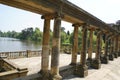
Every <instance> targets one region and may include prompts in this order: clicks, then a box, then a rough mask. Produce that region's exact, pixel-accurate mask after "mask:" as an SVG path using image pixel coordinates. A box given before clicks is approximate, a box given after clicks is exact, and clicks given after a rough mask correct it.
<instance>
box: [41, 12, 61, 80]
mask: <svg viewBox="0 0 120 80" xmlns="http://www.w3.org/2000/svg"><path fill="white" fill-rule="evenodd" d="M61 18H62V16H61V14H60V13H57V14H54V15H53V14H52V15H50V14H49V15H44V16H42V19H44V30H43V43H42V60H41V71H40V73H41V74H42V80H62V77H61V76H60V75H59V54H60V30H61ZM50 19H54V30H53V42H52V54H51V68H50V72H49V67H50V66H49V49H50V47H49V39H50Z"/></svg>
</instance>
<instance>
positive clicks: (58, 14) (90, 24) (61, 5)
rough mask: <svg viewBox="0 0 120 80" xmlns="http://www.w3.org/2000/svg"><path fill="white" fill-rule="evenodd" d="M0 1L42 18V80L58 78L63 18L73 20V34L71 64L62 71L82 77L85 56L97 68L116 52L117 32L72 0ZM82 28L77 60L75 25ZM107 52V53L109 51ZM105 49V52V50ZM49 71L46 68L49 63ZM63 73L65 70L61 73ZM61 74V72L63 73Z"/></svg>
mask: <svg viewBox="0 0 120 80" xmlns="http://www.w3.org/2000/svg"><path fill="white" fill-rule="evenodd" d="M0 3H2V4H5V5H8V6H12V7H16V8H20V9H24V10H27V11H31V12H34V13H37V14H41V15H42V17H41V18H42V19H44V30H43V42H42V54H41V55H42V59H41V71H40V73H41V74H42V80H62V77H61V74H59V57H60V56H59V55H60V40H61V37H60V32H61V31H60V29H61V21H62V20H64V21H67V22H70V23H72V24H73V27H74V37H73V47H72V59H71V64H70V66H72V68H70V69H66V70H64V71H68V74H69V72H71V73H73V74H75V75H78V76H79V77H85V76H87V75H88V70H87V69H88V67H87V66H89V65H86V63H87V60H88V61H89V62H90V66H91V67H92V68H95V69H99V68H100V67H101V62H102V63H106V64H107V63H108V57H109V60H113V58H114V57H113V56H115V58H117V57H118V55H119V56H120V36H119V35H120V33H119V32H118V31H117V30H115V29H113V28H112V27H110V26H109V25H107V24H106V23H104V22H103V21H101V20H100V19H98V18H96V17H95V16H93V15H91V14H89V13H88V12H86V11H84V10H83V9H81V8H79V7H77V6H76V5H74V4H73V3H71V2H69V1H67V0H0ZM51 19H54V29H53V39H52V40H53V42H52V54H51V64H49V60H50V59H49V48H50V47H49V39H50V33H49V31H50V20H51ZM79 27H81V28H82V49H81V56H80V57H81V58H80V63H79V64H77V62H76V60H77V49H78V28H79ZM88 30H89V31H90V35H89V37H90V46H89V51H88V59H87V60H86V53H87V35H88V34H87V32H88ZM95 30H96V31H97V40H96V43H97V44H96V54H95V59H92V52H93V50H92V41H93V31H95ZM103 34H105V35H106V37H105V55H104V57H103V58H102V59H101V58H100V56H101V45H102V42H101V41H102V40H101V39H102V35H103ZM109 41H111V42H110V44H111V46H110V49H111V50H110V51H108V45H109V44H108V43H109ZM109 52H110V53H109ZM108 53H109V54H108ZM50 65H51V67H50V71H49V66H50ZM64 75H65V74H64ZM64 75H62V76H64Z"/></svg>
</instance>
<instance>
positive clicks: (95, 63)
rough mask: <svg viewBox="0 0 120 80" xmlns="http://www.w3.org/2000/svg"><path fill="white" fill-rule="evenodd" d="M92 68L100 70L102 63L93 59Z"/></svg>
mask: <svg viewBox="0 0 120 80" xmlns="http://www.w3.org/2000/svg"><path fill="white" fill-rule="evenodd" d="M91 67H92V68H94V69H100V68H101V61H100V60H99V59H93V60H92V65H91Z"/></svg>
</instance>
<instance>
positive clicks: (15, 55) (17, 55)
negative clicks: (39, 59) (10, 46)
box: [0, 50, 41, 59]
mask: <svg viewBox="0 0 120 80" xmlns="http://www.w3.org/2000/svg"><path fill="white" fill-rule="evenodd" d="M40 55H41V50H37V51H31V50H27V51H16V52H0V56H1V57H6V58H8V59H16V58H27V57H36V56H40Z"/></svg>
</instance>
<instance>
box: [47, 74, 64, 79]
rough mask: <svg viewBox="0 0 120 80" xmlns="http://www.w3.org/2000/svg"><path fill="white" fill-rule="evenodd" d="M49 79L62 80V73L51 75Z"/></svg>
mask: <svg viewBox="0 0 120 80" xmlns="http://www.w3.org/2000/svg"><path fill="white" fill-rule="evenodd" d="M49 80H62V77H61V76H60V75H50V77H49Z"/></svg>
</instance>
